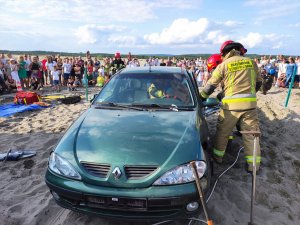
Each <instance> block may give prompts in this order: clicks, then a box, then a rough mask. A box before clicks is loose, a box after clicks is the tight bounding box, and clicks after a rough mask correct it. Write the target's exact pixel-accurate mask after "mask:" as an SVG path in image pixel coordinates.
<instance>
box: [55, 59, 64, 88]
mask: <svg viewBox="0 0 300 225" xmlns="http://www.w3.org/2000/svg"><path fill="white" fill-rule="evenodd" d="M58 56H59V58H57V63H56V66H57V71H58V77H59V85H61V84H62V69H63V62H62V58H60V55H58Z"/></svg>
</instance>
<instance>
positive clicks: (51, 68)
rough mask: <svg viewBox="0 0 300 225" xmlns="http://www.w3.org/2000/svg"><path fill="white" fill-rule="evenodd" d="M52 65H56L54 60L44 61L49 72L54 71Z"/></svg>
mask: <svg viewBox="0 0 300 225" xmlns="http://www.w3.org/2000/svg"><path fill="white" fill-rule="evenodd" d="M54 66H56V62H55V61H53V62H52V63H49V62H46V67H47V69H48V70H50V71H51V72H53V71H54Z"/></svg>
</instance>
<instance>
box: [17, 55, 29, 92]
mask: <svg viewBox="0 0 300 225" xmlns="http://www.w3.org/2000/svg"><path fill="white" fill-rule="evenodd" d="M19 59H20V60H19V71H18V75H19V78H20V81H21V86H22V88H23V89H25V86H26V88H29V83H28V79H27V72H26V69H25V68H26V62H25V61H24V57H23V56H20V58H19Z"/></svg>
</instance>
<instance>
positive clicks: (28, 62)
mask: <svg viewBox="0 0 300 225" xmlns="http://www.w3.org/2000/svg"><path fill="white" fill-rule="evenodd" d="M24 61H25V62H26V64H25V69H26V71H29V66H30V64H31V61H30V60H29V59H27V60H24Z"/></svg>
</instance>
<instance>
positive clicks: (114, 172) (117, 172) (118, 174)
mask: <svg viewBox="0 0 300 225" xmlns="http://www.w3.org/2000/svg"><path fill="white" fill-rule="evenodd" d="M112 174H113V175H114V176H115V179H119V178H120V177H121V175H122V172H121V170H120V168H119V167H116V168H115V169H114V170H113V171H112Z"/></svg>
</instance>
